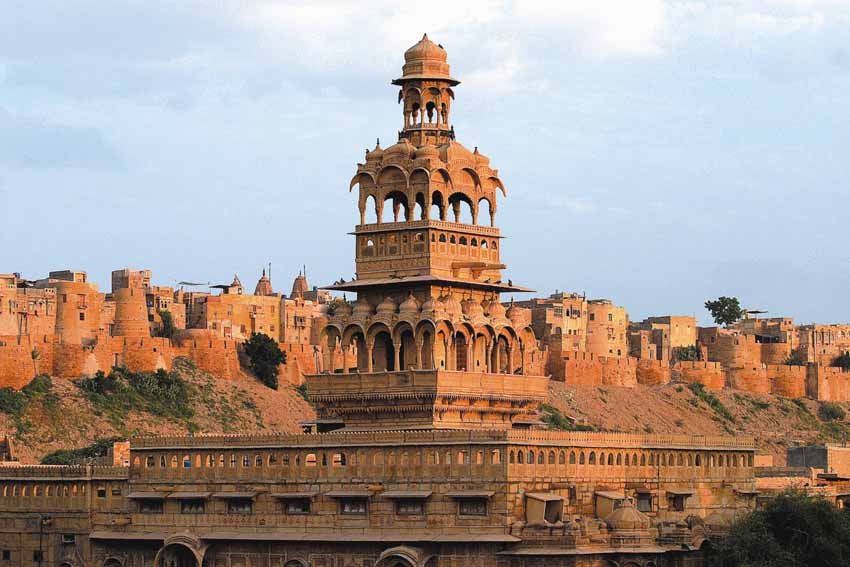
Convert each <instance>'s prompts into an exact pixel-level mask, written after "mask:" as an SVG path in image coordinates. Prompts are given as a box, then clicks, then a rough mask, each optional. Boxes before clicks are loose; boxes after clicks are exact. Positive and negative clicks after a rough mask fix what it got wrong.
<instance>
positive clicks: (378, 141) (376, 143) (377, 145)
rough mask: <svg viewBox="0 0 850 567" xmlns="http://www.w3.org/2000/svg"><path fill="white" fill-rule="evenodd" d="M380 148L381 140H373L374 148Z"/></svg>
mask: <svg viewBox="0 0 850 567" xmlns="http://www.w3.org/2000/svg"><path fill="white" fill-rule="evenodd" d="M380 147H381V139H380V138H375V148H380Z"/></svg>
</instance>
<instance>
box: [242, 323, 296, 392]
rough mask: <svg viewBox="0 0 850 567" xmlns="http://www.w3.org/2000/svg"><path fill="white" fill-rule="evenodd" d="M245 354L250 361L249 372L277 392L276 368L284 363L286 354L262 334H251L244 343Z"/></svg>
mask: <svg viewBox="0 0 850 567" xmlns="http://www.w3.org/2000/svg"><path fill="white" fill-rule="evenodd" d="M245 354H247V355H248V358H249V359H250V360H251V370H252V371H253V372H254V374H256V375H257V378H259V379H260V380H261V381H262V382H263V384H265V385H266V386H268V387H269V388H272V389H273V390H277V386H278V383H277V371H278V366H279V365H281V364H283V363H285V362H286V353H285V352H283V351H282V350H280V346H278V344H277V341H275V340H274V339H272V338H271V337H270V336H268V335H266V334H263V333H253V334H251V338H250V339H249V340H248V341H246V342H245Z"/></svg>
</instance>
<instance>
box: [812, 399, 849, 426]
mask: <svg viewBox="0 0 850 567" xmlns="http://www.w3.org/2000/svg"><path fill="white" fill-rule="evenodd" d="M846 415H847V414H846V413H845V411H844V408H842V407H841V406H840V405H838V404H836V403H834V402H824V403H822V404H821V405H820V406H819V407H818V417H819V418H821V419H822V420H824V421H841V420H843V419H844V417H845V416H846Z"/></svg>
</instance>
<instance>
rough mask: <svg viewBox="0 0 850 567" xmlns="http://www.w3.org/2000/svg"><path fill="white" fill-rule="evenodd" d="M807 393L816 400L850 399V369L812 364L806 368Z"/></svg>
mask: <svg viewBox="0 0 850 567" xmlns="http://www.w3.org/2000/svg"><path fill="white" fill-rule="evenodd" d="M806 370H807V372H806V395H807V396H808V397H810V398H812V399H815V400H822V401H831V402H847V401H850V371H847V370H843V369H841V368H834V367H830V366H818V365H815V364H810V365H809V366H808V367H807V368H806Z"/></svg>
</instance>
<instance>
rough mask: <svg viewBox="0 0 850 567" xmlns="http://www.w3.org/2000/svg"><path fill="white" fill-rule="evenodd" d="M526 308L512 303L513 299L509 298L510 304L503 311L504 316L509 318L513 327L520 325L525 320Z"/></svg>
mask: <svg viewBox="0 0 850 567" xmlns="http://www.w3.org/2000/svg"><path fill="white" fill-rule="evenodd" d="M527 314H528V310H527V309H525V308H523V307H519V306H517V305H514V300H513V299H511V306H510V307H508V309H507V311H505V316H506V317H507V318H508V319H510V320H511V322H512V323H513V324H514V327H521V326H523V325H524V324H525V322H526V320H527Z"/></svg>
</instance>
